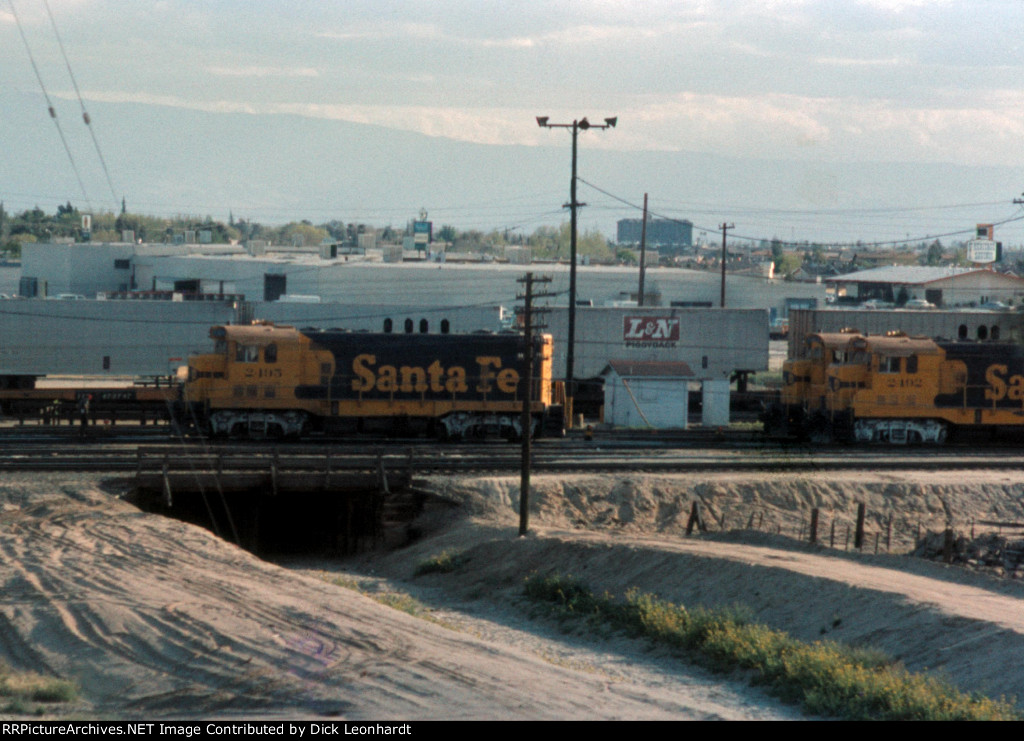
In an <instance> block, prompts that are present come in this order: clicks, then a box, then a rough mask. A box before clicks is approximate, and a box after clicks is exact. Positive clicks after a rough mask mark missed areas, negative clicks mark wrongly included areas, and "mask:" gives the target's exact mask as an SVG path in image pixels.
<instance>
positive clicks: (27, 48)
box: [7, 0, 92, 211]
mask: <svg viewBox="0 0 1024 741" xmlns="http://www.w3.org/2000/svg"><path fill="white" fill-rule="evenodd" d="M7 4H8V5H10V7H11V15H13V16H14V23H15V25H16V26H17V27H18V33H19V34H20V36H21V41H22V43H23V44H24V45H25V51H26V52H28V59H29V62H31V63H32V70H33V71H34V72H35V73H36V80H38V81H39V87H40V89H42V91H43V97H44V98H46V106H47V109H48V110H49V112H50V118H52V119H53V123H54V125H55V126H56V127H57V133H58V134H60V140H61V142H62V143H63V144H64V151H65V152H67V155H68V160H69V161H70V162H71V169H72V170H74V171H75V177H76V178H77V179H78V186H79V187H80V188H81V189H82V197H83V198H85V203H86V205H87V206H88V207H89V210H90V211H92V203H91V202H90V201H89V195H88V193H86V192H85V183H84V182H82V176H81V174H80V173H79V172H78V165H76V164H75V157H74V155H72V154H71V147H69V146H68V140H67V139H66V138H65V136H64V129H62V128H61V125H60V121H58V120H57V109H56V108H54V107H53V101H52V100H50V94H49V93H48V92H47V91H46V85H45V84H43V76H42V75H41V74H40V73H39V66H38V65H37V64H36V58H35V57H34V56H33V54H32V48H31V47H30V46H29V45H28V38H26V36H25V30H24V29H23V28H22V27H21V19H20V18H19V17H18V11H17V10H16V9H15V7H14V0H7Z"/></svg>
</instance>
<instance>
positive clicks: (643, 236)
mask: <svg viewBox="0 0 1024 741" xmlns="http://www.w3.org/2000/svg"><path fill="white" fill-rule="evenodd" d="M646 269H647V194H646V193H644V220H643V222H642V223H641V224H640V289H639V290H638V291H637V292H636V305H637V306H643V305H644V271H645V270H646Z"/></svg>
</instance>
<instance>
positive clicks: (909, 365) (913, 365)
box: [904, 355, 917, 373]
mask: <svg viewBox="0 0 1024 741" xmlns="http://www.w3.org/2000/svg"><path fill="white" fill-rule="evenodd" d="M904 372H905V373H917V356H916V355H911V356H909V357H908V358H907V362H906V368H905V369H904Z"/></svg>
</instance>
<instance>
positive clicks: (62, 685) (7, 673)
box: [0, 663, 78, 715]
mask: <svg viewBox="0 0 1024 741" xmlns="http://www.w3.org/2000/svg"><path fill="white" fill-rule="evenodd" d="M0 697H2V698H4V699H6V700H7V702H6V703H5V704H4V705H3V712H5V713H13V714H16V715H41V714H43V712H44V710H43V709H42V708H40V707H32V705H31V703H46V704H53V703H65V702H74V701H75V700H77V699H78V686H77V685H76V684H75V683H74V682H69V681H68V680H66V679H58V678H56V677H44V676H42V675H40V674H36V673H34V672H16V671H14V670H13V669H11V668H10V667H9V666H7V665H6V664H2V663H0Z"/></svg>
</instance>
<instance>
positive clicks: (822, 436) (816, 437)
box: [807, 419, 832, 445]
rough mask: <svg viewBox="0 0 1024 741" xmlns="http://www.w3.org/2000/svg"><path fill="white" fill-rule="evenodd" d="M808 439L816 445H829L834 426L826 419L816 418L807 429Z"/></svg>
mask: <svg viewBox="0 0 1024 741" xmlns="http://www.w3.org/2000/svg"><path fill="white" fill-rule="evenodd" d="M807 440H808V441H809V442H811V443H812V444H814V445H828V444H829V443H831V442H832V426H831V425H830V424H829V423H828V422H827V421H826V420H823V419H819V420H815V421H814V422H812V423H811V424H810V426H809V428H808V430H807Z"/></svg>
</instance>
